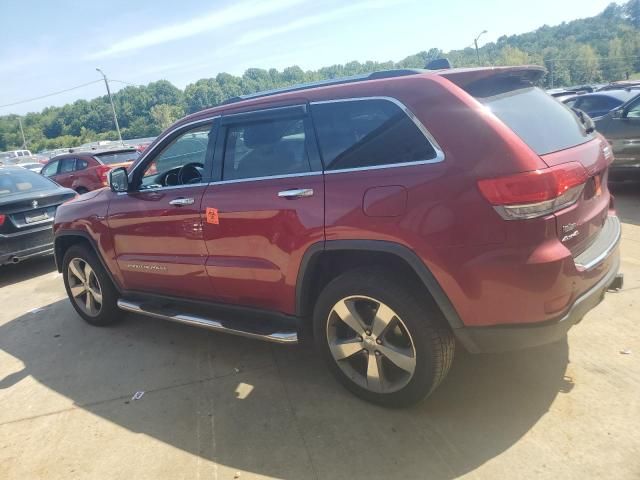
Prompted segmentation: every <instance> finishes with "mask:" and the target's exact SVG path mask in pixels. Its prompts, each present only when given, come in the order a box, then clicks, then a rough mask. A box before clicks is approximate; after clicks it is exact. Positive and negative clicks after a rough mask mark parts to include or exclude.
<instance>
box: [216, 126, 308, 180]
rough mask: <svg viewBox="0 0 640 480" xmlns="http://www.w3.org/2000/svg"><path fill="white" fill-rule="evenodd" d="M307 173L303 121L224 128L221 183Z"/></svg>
mask: <svg viewBox="0 0 640 480" xmlns="http://www.w3.org/2000/svg"><path fill="white" fill-rule="evenodd" d="M308 171H310V167H309V158H308V155H307V148H306V145H305V127H304V120H303V119H283V120H268V121H263V122H254V123H248V124H234V125H230V126H229V127H228V128H227V135H226V142H225V152H224V168H223V178H224V180H237V179H242V178H255V177H267V176H273V175H287V174H295V173H304V172H308Z"/></svg>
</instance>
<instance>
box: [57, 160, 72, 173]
mask: <svg viewBox="0 0 640 480" xmlns="http://www.w3.org/2000/svg"><path fill="white" fill-rule="evenodd" d="M75 169H76V159H75V158H65V159H63V160H60V172H59V173H71V172H73V171H74V170H75Z"/></svg>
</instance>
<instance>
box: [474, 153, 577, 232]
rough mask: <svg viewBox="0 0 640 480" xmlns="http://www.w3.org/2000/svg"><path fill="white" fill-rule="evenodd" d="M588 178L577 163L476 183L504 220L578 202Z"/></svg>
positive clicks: (549, 211)
mask: <svg viewBox="0 0 640 480" xmlns="http://www.w3.org/2000/svg"><path fill="white" fill-rule="evenodd" d="M588 178H589V175H588V174H587V171H586V170H585V168H584V167H583V166H582V165H581V164H580V163H577V162H570V163H564V164H562V165H557V166H555V167H551V168H545V169H541V170H535V171H533V172H524V173H519V174H516V175H510V176H507V177H499V178H488V179H483V180H479V181H478V188H479V189H480V192H481V193H482V195H483V196H484V197H485V198H486V199H487V200H488V201H489V202H490V203H491V204H492V205H494V207H495V209H496V211H497V212H498V213H500V215H501V216H502V217H503V218H505V219H507V220H517V219H522V218H535V217H540V216H543V215H548V214H549V213H552V212H555V211H557V210H560V209H561V208H565V207H567V206H569V205H571V204H573V203H575V202H576V201H577V200H578V197H579V196H580V194H581V193H582V189H583V188H584V185H585V182H586V181H587V180H588Z"/></svg>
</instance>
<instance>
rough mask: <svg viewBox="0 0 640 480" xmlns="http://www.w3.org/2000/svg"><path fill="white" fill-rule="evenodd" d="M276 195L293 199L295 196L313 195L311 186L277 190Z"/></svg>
mask: <svg viewBox="0 0 640 480" xmlns="http://www.w3.org/2000/svg"><path fill="white" fill-rule="evenodd" d="M278 197H280V198H288V199H289V200H293V199H296V198H304V197H313V188H294V189H293V190H282V191H281V192H278Z"/></svg>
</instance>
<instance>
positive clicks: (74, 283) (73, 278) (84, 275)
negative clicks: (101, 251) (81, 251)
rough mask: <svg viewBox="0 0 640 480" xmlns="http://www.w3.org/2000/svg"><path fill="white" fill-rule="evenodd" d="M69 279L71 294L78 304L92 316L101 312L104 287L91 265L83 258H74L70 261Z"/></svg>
mask: <svg viewBox="0 0 640 480" xmlns="http://www.w3.org/2000/svg"><path fill="white" fill-rule="evenodd" d="M67 279H68V281H69V290H70V292H71V296H72V298H73V301H74V302H75V303H76V305H77V306H78V307H80V309H81V310H82V311H83V312H84V313H86V314H87V315H89V316H91V317H95V316H97V315H98V314H100V310H101V309H102V288H101V287H100V282H99V281H98V277H97V276H96V272H95V271H94V270H93V268H91V265H89V263H87V261H86V260H83V259H82V258H74V259H72V260H71V261H70V262H69V267H68V270H67Z"/></svg>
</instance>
